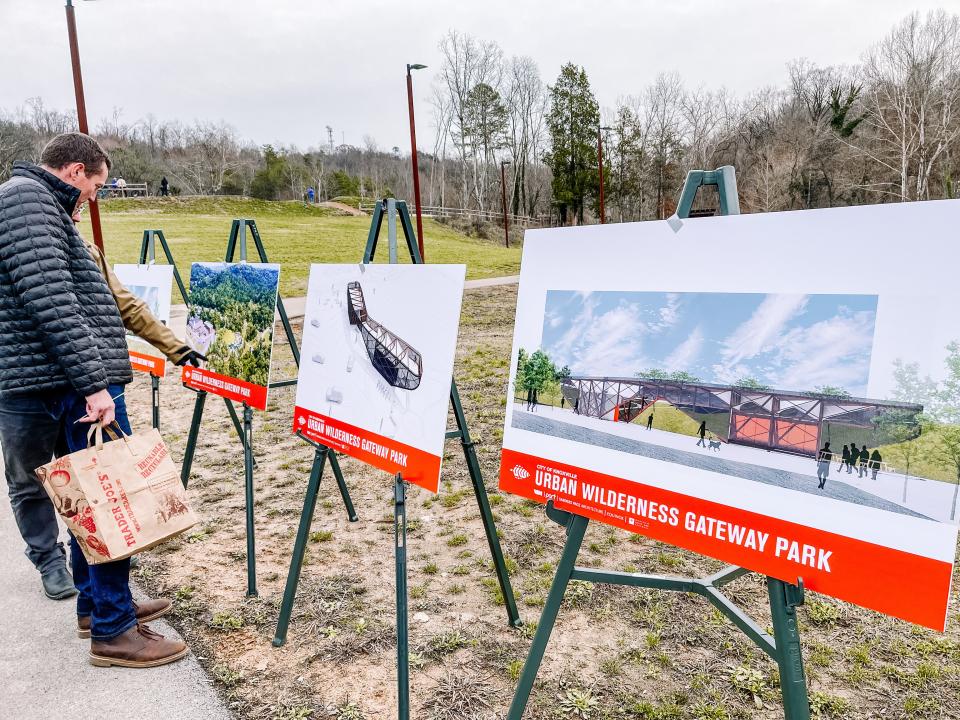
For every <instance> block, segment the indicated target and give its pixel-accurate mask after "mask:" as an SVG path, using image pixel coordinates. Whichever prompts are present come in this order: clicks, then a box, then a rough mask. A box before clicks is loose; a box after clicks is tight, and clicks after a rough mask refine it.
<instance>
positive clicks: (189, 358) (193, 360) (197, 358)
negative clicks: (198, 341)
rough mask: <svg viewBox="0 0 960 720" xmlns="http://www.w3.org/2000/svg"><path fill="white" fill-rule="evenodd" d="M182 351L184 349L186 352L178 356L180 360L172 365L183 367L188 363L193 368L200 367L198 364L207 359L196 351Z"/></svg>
mask: <svg viewBox="0 0 960 720" xmlns="http://www.w3.org/2000/svg"><path fill="white" fill-rule="evenodd" d="M184 349H186V350H187V352H185V353H184V354H183V355H181V356H180V359H179V360H177V362H175V363H174V364H175V365H178V366H180V367H183V366H184V365H186V364H187V363H190V364H191V365H193V366H194V367H200V362H201V361H203V360H206V359H207V356H206V355H201V354H200V353H198V352H197V351H196V350H193V349H187V348H184Z"/></svg>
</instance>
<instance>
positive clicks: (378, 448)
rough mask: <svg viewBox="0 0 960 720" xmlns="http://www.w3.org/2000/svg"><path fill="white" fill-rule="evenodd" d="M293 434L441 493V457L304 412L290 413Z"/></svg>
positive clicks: (313, 413)
mask: <svg viewBox="0 0 960 720" xmlns="http://www.w3.org/2000/svg"><path fill="white" fill-rule="evenodd" d="M293 431H294V432H295V433H296V432H299V433H300V434H301V435H303V436H304V437H306V438H308V439H310V440H314V441H316V442H318V443H321V444H323V445H326V446H327V447H329V448H331V449H333V450H336V451H337V452H342V453H343V454H344V455H350V456H351V457H355V458H357V459H358V460H362V461H363V462H365V463H367V464H369V465H373V466H374V467H376V468H380V469H381V470H386V471H387V472H388V473H391V474H394V475H395V474H397V473H400V474H401V475H402V476H403V479H404V480H406V481H407V482H411V483H413V484H414V485H419V486H420V487H423V488H426V489H427V490H429V491H430V492H437V491H438V490H439V489H440V456H438V455H431V454H430V453H428V452H425V451H424V450H420V449H419V448H415V447H413V446H411V445H406V444H404V443H401V442H397V441H396V440H391V439H390V438H387V437H383V436H382V435H378V434H376V433H373V432H370V431H368V430H364V429H362V428H358V427H355V426H353V425H349V424H347V423H345V422H341V421H340V420H334V419H333V418H330V417H327V416H326V415H321V414H320V413H316V412H313V411H312V410H307V409H306V408H302V407H300V406H299V405H298V406H296V407H295V408H294V411H293Z"/></svg>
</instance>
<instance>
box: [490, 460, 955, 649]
mask: <svg viewBox="0 0 960 720" xmlns="http://www.w3.org/2000/svg"><path fill="white" fill-rule="evenodd" d="M500 488H501V489H502V490H504V491H505V492H509V493H514V494H516V495H521V496H523V497H526V498H529V499H530V500H537V501H539V502H543V503H546V502H547V501H548V500H553V502H554V505H555V506H556V507H557V508H558V509H560V510H566V511H568V512H571V513H575V514H577V515H582V516H584V517H588V518H592V519H594V520H600V521H602V522H604V523H607V524H609V525H615V526H617V527H620V528H623V529H624V530H630V531H632V532H636V533H639V534H641V535H645V536H647V537H650V538H653V539H655V540H660V541H662V542H666V543H670V544H671V545H676V546H678V547H682V548H686V549H688V550H692V551H693V552H696V553H700V554H701V555H708V556H710V557H713V558H717V559H718V560H722V561H724V562H728V563H732V564H735V565H739V566H741V567H744V568H747V569H749V570H754V571H757V572H760V573H763V574H765V575H771V576H773V577H776V578H780V579H781V580H784V581H786V582H790V583H796V582H797V578H802V579H803V584H804V587H806V588H807V589H809V590H814V591H816V592H821V593H825V594H827V595H832V596H834V597H837V598H840V599H841V600H848V601H850V602H852V603H856V604H857V605H862V606H863V607H867V608H872V609H874V610H878V611H879V612H882V613H886V614H888V615H893V616H894V617H898V618H902V619H903V620H908V621H910V622H914V623H917V624H919V625H924V626H926V627H929V628H933V629H934V630H940V631H943V629H944V627H945V625H946V615H947V599H948V597H949V589H950V579H951V574H952V570H953V568H952V566H951V564H950V563H948V562H943V561H940V560H936V559H933V558H928V557H923V556H921V555H916V554H914V553H909V552H904V551H902V550H896V549H893V548H889V547H884V546H882V545H876V544H874V543H870V542H867V541H864V540H857V539H855V538H850V537H846V536H844V535H839V534H836V533H832V532H827V531H825V530H818V529H816V528H812V527H808V526H806V525H799V524H797V523H793V522H789V521H786V520H780V519H778V518H774V517H770V516H768V515H762V514H760V513H755V512H750V511H747V510H741V509H740V508H735V507H731V506H729V505H723V504H721V503H716V502H712V501H709V500H703V499H700V498H696V497H692V496H689V495H683V494H681V493H677V492H673V491H670V490H664V489H663V488H658V487H653V486H650V485H644V484H642V483H638V482H633V481H630V480H624V479H622V478H618V477H614V476H612V475H605V474H603V473H598V472H593V471H591V470H584V469H582V468H578V467H575V466H573V465H566V464H563V463H558V462H554V461H551V460H545V459H542V458H538V457H535V456H533V455H527V454H525V453H520V452H516V451H514V450H508V449H507V448H504V449H503V455H502V457H501V462H500ZM917 587H924V588H927V589H929V591H925V592H917V591H916V588H917Z"/></svg>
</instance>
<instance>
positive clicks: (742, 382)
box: [733, 377, 770, 391]
mask: <svg viewBox="0 0 960 720" xmlns="http://www.w3.org/2000/svg"><path fill="white" fill-rule="evenodd" d="M733 386H734V387H738V388H743V389H745V390H761V391H762V390H769V389H770V386H769V385H764V384H763V383H762V382H760V381H759V380H757V379H756V378H753V377H742V378H740V379H738V380H737V381H736V382H735V383H734V384H733Z"/></svg>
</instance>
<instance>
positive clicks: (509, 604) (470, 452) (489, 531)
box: [450, 382, 523, 627]
mask: <svg viewBox="0 0 960 720" xmlns="http://www.w3.org/2000/svg"><path fill="white" fill-rule="evenodd" d="M450 402H451V404H452V405H453V416H454V418H456V421H457V430H458V431H459V434H460V443H461V444H462V445H463V455H464V458H465V459H466V461H467V470H468V471H469V473H470V480H471V481H472V482H473V494H474V495H475V496H476V498H477V505H478V506H479V507H480V518H481V520H483V530H484V532H485V533H486V536H487V545H488V546H489V547H490V555H491V557H492V558H493V567H494V569H495V570H496V571H497V580H498V581H499V582H500V592H501V593H502V594H503V604H504V605H505V606H506V608H507V620H508V622H509V623H510V625H512V626H513V627H520V626H521V625H523V621H522V620H521V619H520V613H519V611H518V610H517V600H516V598H515V597H514V595H513V586H512V585H511V584H510V573H509V572H507V564H506V562H505V561H504V559H503V549H502V548H501V547H500V538H499V537H497V524H496V522H494V520H493V513H492V512H491V511H490V500H489V498H488V497H487V487H486V485H484V483H483V473H482V472H481V470H480V462H479V461H478V460H477V452H476V449H475V447H474V443H473V441H472V440H471V439H470V430H469V428H468V427H467V417H466V415H465V414H464V412H463V404H462V403H461V402H460V393H459V392H458V391H457V383H456V382H453V383H452V384H451V386H450Z"/></svg>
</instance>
